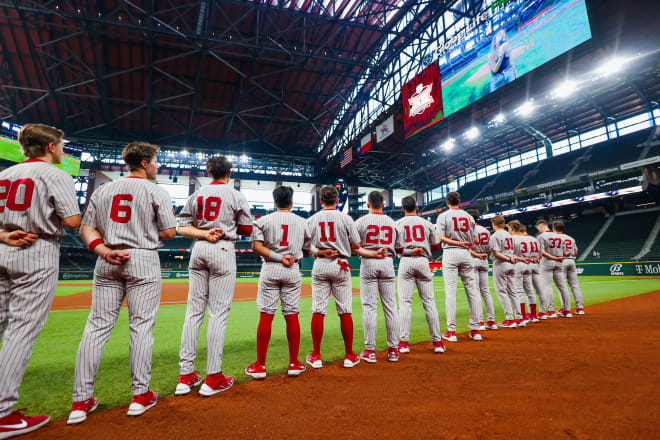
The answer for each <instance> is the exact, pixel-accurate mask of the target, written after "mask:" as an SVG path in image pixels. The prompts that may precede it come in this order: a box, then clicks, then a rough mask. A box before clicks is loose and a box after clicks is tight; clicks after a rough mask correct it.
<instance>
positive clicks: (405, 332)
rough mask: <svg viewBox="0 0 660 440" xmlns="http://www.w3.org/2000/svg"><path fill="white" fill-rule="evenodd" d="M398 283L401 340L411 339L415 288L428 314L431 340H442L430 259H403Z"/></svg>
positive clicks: (400, 264) (427, 320) (427, 319)
mask: <svg viewBox="0 0 660 440" xmlns="http://www.w3.org/2000/svg"><path fill="white" fill-rule="evenodd" d="M397 283H398V285H397V291H398V292H399V315H400V318H401V332H400V335H401V340H402V341H406V342H407V341H408V339H409V338H410V321H411V315H412V298H413V292H414V289H415V286H417V292H418V293H419V298H420V299H421V300H422V305H423V306H424V312H426V322H427V323H428V325H429V333H430V334H431V340H433V341H440V340H442V334H441V332H440V319H439V318H438V309H437V308H436V306H435V292H434V291H433V274H432V273H431V269H430V268H429V260H428V258H426V257H401V260H400V262H399V277H398V279H397Z"/></svg>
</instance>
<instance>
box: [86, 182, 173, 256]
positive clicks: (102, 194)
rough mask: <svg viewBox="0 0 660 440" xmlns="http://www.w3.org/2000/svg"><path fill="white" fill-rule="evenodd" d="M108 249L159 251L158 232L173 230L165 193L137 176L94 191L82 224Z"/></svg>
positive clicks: (169, 207) (169, 200)
mask: <svg viewBox="0 0 660 440" xmlns="http://www.w3.org/2000/svg"><path fill="white" fill-rule="evenodd" d="M82 223H83V225H87V226H91V227H94V228H96V229H97V230H98V231H99V232H100V233H101V236H102V237H103V242H104V243H105V244H106V245H107V246H108V247H110V248H113V247H118V246H121V247H126V248H130V249H151V250H154V249H158V247H159V246H160V245H161V243H160V239H159V238H158V231H162V230H164V229H169V228H174V227H176V219H175V218H174V212H173V211H172V201H171V199H170V196H169V194H167V191H165V189H163V188H162V187H160V186H158V185H157V184H156V183H154V182H152V181H149V180H147V179H143V178H140V177H132V176H129V177H125V178H123V179H120V180H115V181H114V182H110V183H106V184H105V185H103V186H102V187H101V188H99V189H97V190H96V191H94V193H93V194H92V197H91V198H90V199H89V205H88V206H87V211H86V212H85V217H84V218H83V221H82Z"/></svg>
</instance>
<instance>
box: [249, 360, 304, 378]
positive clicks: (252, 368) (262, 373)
mask: <svg viewBox="0 0 660 440" xmlns="http://www.w3.org/2000/svg"><path fill="white" fill-rule="evenodd" d="M303 368H305V366H304V365H303ZM303 371H305V370H303ZM245 374H247V375H248V376H252V377H253V378H254V379H265V378H266V366H265V365H258V364H257V363H256V362H255V363H254V364H251V365H248V366H247V367H245Z"/></svg>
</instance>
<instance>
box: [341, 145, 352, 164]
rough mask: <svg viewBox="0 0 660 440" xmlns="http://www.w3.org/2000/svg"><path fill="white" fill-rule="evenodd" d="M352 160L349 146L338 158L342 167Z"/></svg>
mask: <svg viewBox="0 0 660 440" xmlns="http://www.w3.org/2000/svg"><path fill="white" fill-rule="evenodd" d="M352 160H353V149H352V148H351V147H348V148H347V149H345V150H344V151H343V152H342V153H341V158H340V162H341V167H342V168H344V167H345V166H346V165H348V164H349V163H351V161H352Z"/></svg>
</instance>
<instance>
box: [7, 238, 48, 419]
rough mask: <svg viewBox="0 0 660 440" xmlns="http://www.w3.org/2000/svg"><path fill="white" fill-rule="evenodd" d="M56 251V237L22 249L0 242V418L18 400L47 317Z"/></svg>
mask: <svg viewBox="0 0 660 440" xmlns="http://www.w3.org/2000/svg"><path fill="white" fill-rule="evenodd" d="M59 252H60V244H59V241H57V240H56V239H43V238H39V239H38V240H37V241H36V242H34V243H33V244H32V245H31V246H30V247H27V248H25V249H21V248H18V247H13V246H7V245H5V244H4V243H1V244H0V340H2V341H3V343H2V349H1V350H0V417H4V416H6V415H7V414H9V413H10V412H11V410H12V407H13V406H14V405H15V404H16V402H18V387H19V386H20V385H21V381H22V380H23V374H25V369H26V368H27V364H28V362H29V361H30V357H31V356H32V347H33V346H34V343H35V341H36V340H37V338H38V337H39V334H40V333H41V330H42V329H43V327H44V325H45V324H46V320H47V319H48V312H49V311H50V306H51V304H52V303H53V297H54V296H55V289H56V288H57V274H58V272H59V269H58V266H59V265H58V262H59V259H60V253H59ZM3 336H4V340H3Z"/></svg>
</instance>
